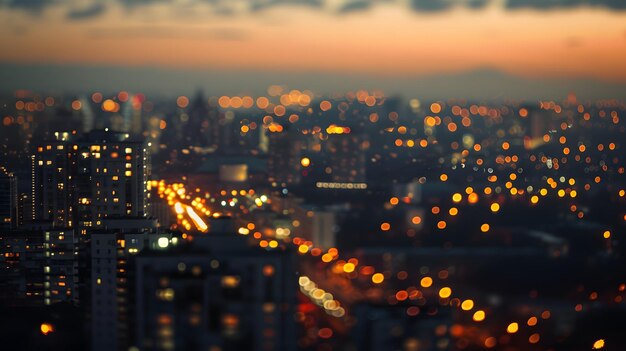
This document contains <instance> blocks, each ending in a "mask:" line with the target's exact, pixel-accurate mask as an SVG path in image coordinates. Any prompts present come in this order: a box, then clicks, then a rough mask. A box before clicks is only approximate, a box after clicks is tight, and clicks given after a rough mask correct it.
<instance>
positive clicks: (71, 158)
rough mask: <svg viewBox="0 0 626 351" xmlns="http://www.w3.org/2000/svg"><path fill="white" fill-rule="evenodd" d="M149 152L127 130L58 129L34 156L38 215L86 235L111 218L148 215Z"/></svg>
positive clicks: (34, 206) (38, 147)
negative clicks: (83, 131)
mask: <svg viewBox="0 0 626 351" xmlns="http://www.w3.org/2000/svg"><path fill="white" fill-rule="evenodd" d="M148 157H149V156H148V153H147V151H146V149H145V147H144V143H143V141H142V140H137V139H133V138H131V137H130V135H129V134H127V133H118V132H109V131H106V130H105V131H92V132H90V133H88V134H85V135H84V136H82V137H79V136H76V135H75V134H72V133H67V132H64V133H55V139H53V140H48V141H46V142H44V143H42V144H41V145H39V146H37V147H36V150H35V153H34V156H33V160H32V162H33V164H32V168H33V186H32V191H33V195H32V196H33V214H34V217H35V218H36V219H38V220H51V221H53V223H54V225H55V226H56V227H60V228H77V229H79V230H80V233H81V234H86V232H87V230H88V229H89V228H98V227H99V226H101V225H102V219H104V218H109V217H144V216H146V214H147V206H148V201H147V197H148V193H147V191H146V184H147V179H148V177H149V175H150V163H149V159H148Z"/></svg>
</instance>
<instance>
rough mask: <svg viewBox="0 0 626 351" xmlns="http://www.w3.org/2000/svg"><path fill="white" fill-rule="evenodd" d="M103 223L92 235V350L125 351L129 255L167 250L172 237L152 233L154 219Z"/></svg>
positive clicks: (131, 287) (130, 334)
mask: <svg viewBox="0 0 626 351" xmlns="http://www.w3.org/2000/svg"><path fill="white" fill-rule="evenodd" d="M103 222H104V223H103V227H101V228H99V229H96V230H94V231H92V233H91V249H90V257H91V265H90V269H91V274H90V278H89V279H90V281H91V284H90V289H91V292H90V295H91V306H90V312H91V349H92V350H94V351H98V350H127V349H128V346H129V340H131V339H132V338H133V331H132V329H131V323H130V320H131V319H132V317H133V316H132V313H133V311H134V310H133V306H134V304H133V302H132V300H133V298H134V294H133V291H134V285H133V284H132V281H133V273H134V270H133V267H132V256H133V255H136V254H138V253H139V252H141V251H142V250H144V249H145V248H153V249H159V248H164V247H167V246H169V245H170V243H171V241H172V238H171V234H157V233H156V232H155V229H156V221H155V220H149V219H143V218H135V219H115V220H113V219H105V220H103ZM164 240H165V243H164ZM174 241H176V239H174ZM166 244H167V245H166Z"/></svg>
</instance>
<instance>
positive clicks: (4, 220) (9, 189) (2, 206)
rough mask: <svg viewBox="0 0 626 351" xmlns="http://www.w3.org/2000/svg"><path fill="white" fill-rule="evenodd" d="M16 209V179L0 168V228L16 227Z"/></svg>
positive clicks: (17, 216)
mask: <svg viewBox="0 0 626 351" xmlns="http://www.w3.org/2000/svg"><path fill="white" fill-rule="evenodd" d="M17 208H18V207H17V178H16V177H15V176H14V175H13V174H12V173H9V172H7V170H6V169H4V168H3V167H0V228H15V227H17V223H18V218H19V215H18V212H17Z"/></svg>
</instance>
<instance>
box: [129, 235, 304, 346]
mask: <svg viewBox="0 0 626 351" xmlns="http://www.w3.org/2000/svg"><path fill="white" fill-rule="evenodd" d="M211 227H212V228H213V229H215V228H217V227H221V226H220V225H212V226H211ZM135 263H136V265H135V271H136V279H135V286H136V300H135V307H136V321H135V323H136V327H135V331H136V344H135V346H136V347H138V348H140V349H142V350H174V349H177V350H178V349H189V350H192V349H193V350H213V349H216V350H217V349H219V350H224V351H227V350H293V349H295V333H294V332H295V322H294V318H293V312H294V309H293V308H294V303H295V288H296V285H295V284H296V280H297V279H296V275H295V272H294V266H293V255H292V254H291V253H290V252H289V251H283V250H282V249H281V248H277V249H275V250H265V249H261V248H259V247H258V246H254V247H253V246H249V242H248V240H247V239H246V238H245V237H242V236H239V235H237V234H235V233H234V232H232V233H224V232H219V233H217V232H211V233H208V234H203V235H197V236H195V237H194V239H193V241H192V242H191V243H189V246H183V245H180V246H179V247H178V248H175V249H172V250H167V251H161V252H158V251H144V252H143V253H142V254H140V255H138V256H137V257H136V262H135Z"/></svg>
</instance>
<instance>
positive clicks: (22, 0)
mask: <svg viewBox="0 0 626 351" xmlns="http://www.w3.org/2000/svg"><path fill="white" fill-rule="evenodd" d="M54 3H55V1H54V0H9V1H8V3H7V4H8V6H9V7H10V8H16V9H23V10H28V11H32V12H39V11H41V10H42V9H43V8H44V7H47V6H49V5H52V4H54Z"/></svg>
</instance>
